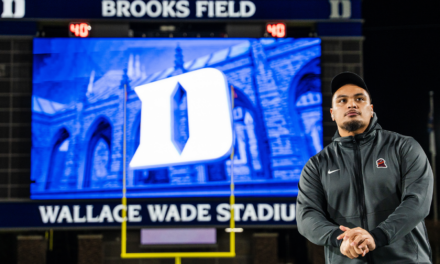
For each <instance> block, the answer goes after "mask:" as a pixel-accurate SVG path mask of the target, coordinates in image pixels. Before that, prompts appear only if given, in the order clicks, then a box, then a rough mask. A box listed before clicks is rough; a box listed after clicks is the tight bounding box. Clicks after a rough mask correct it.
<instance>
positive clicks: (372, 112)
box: [371, 105, 374, 117]
mask: <svg viewBox="0 0 440 264" xmlns="http://www.w3.org/2000/svg"><path fill="white" fill-rule="evenodd" d="M373 115H374V105H371V117H373Z"/></svg>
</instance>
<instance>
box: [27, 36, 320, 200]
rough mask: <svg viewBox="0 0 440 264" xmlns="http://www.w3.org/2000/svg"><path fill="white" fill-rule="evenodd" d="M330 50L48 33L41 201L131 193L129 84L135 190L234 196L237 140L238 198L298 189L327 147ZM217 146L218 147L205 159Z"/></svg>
mask: <svg viewBox="0 0 440 264" xmlns="http://www.w3.org/2000/svg"><path fill="white" fill-rule="evenodd" d="M320 56H321V47H320V39H317V38H303V39H292V38H286V39H227V38H226V39H201V38H197V39H190V38H186V39H133V38H130V39H50V38H42V39H38V38H36V39H34V60H33V61H34V66H33V67H34V71H33V96H32V100H33V101H32V165H31V179H32V180H33V181H35V183H33V184H32V187H31V198H32V199H89V198H120V197H121V196H122V174H123V160H122V157H123V153H122V151H123V123H124V122H123V116H124V115H123V106H124V98H125V96H124V86H126V87H127V97H128V100H127V125H126V131H127V134H126V142H127V145H126V146H127V168H128V170H127V197H129V198H133V197H214V196H217V197H218V196H223V197H226V196H229V194H230V190H229V184H230V180H231V161H230V160H229V157H227V156H225V154H226V155H227V153H228V151H229V150H230V144H231V135H233V137H232V143H233V144H232V145H233V149H234V153H235V156H234V160H233V168H234V171H233V172H234V181H235V194H236V195H237V196H249V197H255V196H284V197H285V196H289V197H291V196H296V194H297V192H298V181H299V177H300V173H301V170H302V168H303V166H304V164H305V163H306V162H307V160H308V159H309V158H310V157H311V156H313V155H315V154H316V153H317V152H319V151H320V150H321V149H322V147H323V143H322V141H323V140H322V94H321V81H320V73H321V70H320ZM206 68H211V70H210V69H206ZM209 71H212V72H213V73H214V72H215V73H216V74H217V76H220V75H221V76H223V79H222V80H221V81H220V78H219V77H218V78H217V77H212V76H209V74H207V72H209ZM197 72H199V73H202V72H205V73H206V74H204V75H203V76H202V75H200V76H197ZM216 74H214V75H216ZM214 75H213V76H214ZM182 76H193V77H192V78H188V80H189V79H190V82H189V83H188V82H187V81H185V80H183V79H182V81H180V79H179V78H183V77H182ZM173 78H174V79H173ZM216 78H217V79H216ZM177 79H179V80H178V82H177V83H176V82H175V80H177ZM173 80H174V81H173ZM210 81H211V82H212V84H211V85H210V84H209V82H210ZM168 82H171V83H172V84H170V86H167V85H164V86H162V85H161V87H160V88H155V89H156V90H157V92H154V91H153V90H154V89H151V90H148V87H153V88H154V86H155V85H156V84H160V83H162V84H165V83H168ZM203 86H206V87H207V88H206V90H203V89H202V87H203ZM216 86H218V87H222V89H223V90H222V91H223V92H219V91H220V90H221V89H220V88H218V89H214V88H213V87H216ZM230 86H233V87H234V89H235V93H234V94H233V95H232V96H233V97H234V106H235V107H234V109H233V110H232V113H227V114H226V112H225V111H224V110H222V108H224V107H225V102H226V101H225V99H227V98H226V97H230V96H231V95H230V94H229V87H230ZM142 87H144V88H145V87H147V88H145V89H143V88H142ZM162 87H163V88H162ZM209 89H214V90H212V91H214V92H215V91H217V92H219V93H218V94H215V95H214V94H211V92H212V91H211V92H208V91H209ZM226 89H227V90H226ZM147 90H148V92H146V91H147ZM226 91H228V92H226ZM143 93H144V95H142V94H143ZM204 93H205V94H204ZM144 97H145V98H144ZM204 98H205V101H203V99H204ZM215 98H217V101H216V100H215ZM155 100H156V101H155ZM161 100H168V101H167V102H166V103H165V104H161V103H159V102H161ZM196 101H198V103H197V102H196ZM144 102H150V103H149V104H146V103H144ZM164 102H165V101H164ZM145 109H149V110H148V114H147V113H144V111H145ZM154 113H156V114H157V115H156V117H163V118H159V119H158V120H154ZM228 115H229V116H228ZM231 115H232V116H231ZM164 120H168V121H166V122H164ZM228 120H229V123H228ZM231 121H232V124H231ZM204 122H205V124H203V123H204ZM228 124H229V130H228ZM204 125H205V126H206V127H203V126H204ZM231 129H232V130H233V133H231ZM214 130H215V131H214ZM226 134H228V135H229V136H228V135H226ZM141 135H142V136H141ZM220 135H222V136H221V138H220ZM145 136H147V138H145ZM150 137H151V138H150ZM153 137H157V139H156V138H153ZM228 137H229V139H228ZM168 139H169V140H168ZM165 142H166V143H165ZM194 142H198V143H197V144H196V143H194ZM201 142H205V144H202V143H201ZM154 144H156V145H154ZM161 146H163V149H164V150H163V152H159V148H160V147H161ZM208 146H214V147H213V149H212V152H215V151H217V152H215V153H211V154H210V155H206V156H204V154H203V153H207V152H206V148H208ZM144 147H145V149H144ZM192 148H194V149H192ZM204 148H205V149H204ZM197 149H199V150H200V152H199V153H197ZM137 150H139V151H140V152H139V153H140V154H139V155H137V154H136V155H137V156H138V157H135V158H134V154H135V153H136V151H137ZM171 150H172V152H173V155H174V158H176V160H179V159H183V157H185V155H189V154H191V155H192V157H191V158H190V159H189V160H188V162H189V163H191V164H184V162H175V163H172V162H170V159H168V158H166V157H165V156H166V155H165V156H164V154H167V153H171ZM141 153H142V154H141ZM154 153H156V154H157V157H153V155H154ZM188 153H189V154H188ZM196 154H197V155H196ZM164 157H165V158H164ZM170 157H171V156H170ZM154 158H157V160H154ZM143 159H148V160H143ZM160 159H162V160H160ZM164 160H165V161H164ZM194 160H199V162H197V163H195V164H194V163H193V162H194ZM180 161H181V160H180ZM130 162H132V166H131V167H128V164H130ZM161 164H162V165H161ZM163 164H172V166H168V165H167V166H166V167H163ZM182 164H183V165H182Z"/></svg>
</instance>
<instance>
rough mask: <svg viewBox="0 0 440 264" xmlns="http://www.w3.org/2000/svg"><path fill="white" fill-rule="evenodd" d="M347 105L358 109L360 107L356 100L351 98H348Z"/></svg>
mask: <svg viewBox="0 0 440 264" xmlns="http://www.w3.org/2000/svg"><path fill="white" fill-rule="evenodd" d="M347 106H348V108H350V109H351V108H354V109H357V108H358V106H357V104H356V101H355V100H354V99H350V100H348V103H347Z"/></svg>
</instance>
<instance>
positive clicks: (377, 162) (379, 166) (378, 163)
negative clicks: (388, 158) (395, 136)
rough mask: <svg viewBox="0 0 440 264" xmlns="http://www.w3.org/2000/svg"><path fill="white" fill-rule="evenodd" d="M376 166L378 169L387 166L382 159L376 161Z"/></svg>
mask: <svg viewBox="0 0 440 264" xmlns="http://www.w3.org/2000/svg"><path fill="white" fill-rule="evenodd" d="M376 164H377V167H378V168H387V164H386V163H385V160H384V159H382V158H381V159H378V160H376Z"/></svg>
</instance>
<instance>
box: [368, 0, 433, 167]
mask: <svg viewBox="0 0 440 264" xmlns="http://www.w3.org/2000/svg"><path fill="white" fill-rule="evenodd" d="M363 18H364V20H365V23H364V36H365V42H364V66H365V67H364V77H365V82H366V83H367V85H368V87H369V89H370V91H371V94H372V98H373V104H374V107H375V111H376V113H377V115H378V117H379V123H380V124H381V126H382V127H383V128H384V129H387V130H391V131H395V132H398V133H400V134H403V135H408V136H412V137H414V138H415V139H416V140H417V141H418V142H419V143H420V144H421V145H422V147H423V148H424V149H425V151H426V152H427V153H428V148H429V145H428V143H429V141H428V133H427V116H428V112H429V91H431V90H433V91H434V92H435V107H436V110H435V115H436V121H435V123H436V132H437V135H436V139H437V149H438V152H440V45H439V42H440V41H439V40H440V1H438V0H431V1H428V0H417V1H408V0H400V1H397V0H381V1H377V0H376V1H373V0H364V1H363ZM439 161H440V160H438V161H437V164H439V163H438V162H439ZM439 165H440V164H439Z"/></svg>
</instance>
